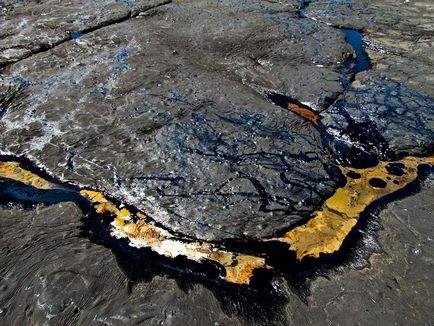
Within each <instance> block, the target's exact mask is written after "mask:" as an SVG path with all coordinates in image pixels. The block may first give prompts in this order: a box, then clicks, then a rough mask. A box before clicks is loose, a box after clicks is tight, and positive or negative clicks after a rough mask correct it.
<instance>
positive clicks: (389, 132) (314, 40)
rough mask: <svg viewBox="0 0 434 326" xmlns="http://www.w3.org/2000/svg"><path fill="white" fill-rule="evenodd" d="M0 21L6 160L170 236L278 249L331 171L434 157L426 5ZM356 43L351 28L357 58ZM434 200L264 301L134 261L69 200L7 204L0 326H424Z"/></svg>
mask: <svg viewBox="0 0 434 326" xmlns="http://www.w3.org/2000/svg"><path fill="white" fill-rule="evenodd" d="M0 8H1V9H0V10H1V11H0V73H1V79H0V132H1V142H0V152H1V154H7V155H13V156H14V157H18V156H25V157H27V158H29V159H30V160H32V161H33V162H34V163H37V164H38V165H40V166H43V167H44V169H45V170H46V171H48V173H50V174H51V175H53V176H56V177H58V178H60V179H61V180H63V181H69V182H71V183H74V184H76V185H83V186H87V187H95V188H97V189H99V190H101V191H103V192H105V193H107V194H110V195H111V196H113V197H115V198H118V199H119V200H122V201H124V202H127V203H128V204H130V205H133V206H135V207H137V208H139V209H141V210H143V211H145V212H146V213H147V214H149V215H150V216H152V218H153V219H154V220H155V221H156V222H157V223H158V224H159V225H161V226H162V227H164V228H165V229H167V230H170V231H171V232H176V233H179V234H183V235H185V236H187V237H191V238H195V239H201V240H206V241H213V242H219V241H222V240H234V239H243V238H246V237H247V238H249V239H252V238H254V239H256V238H261V237H269V236H273V235H275V234H276V232H279V231H281V230H287V229H289V228H292V227H294V225H298V224H300V223H302V222H303V221H305V220H306V219H307V218H309V216H310V214H311V213H312V212H313V211H314V210H316V209H318V207H320V206H321V204H322V203H323V202H324V200H326V199H327V198H329V197H330V196H331V195H332V194H333V193H334V192H335V190H336V189H337V187H338V186H339V185H340V184H342V182H343V176H342V174H341V173H340V170H339V168H338V167H337V166H338V165H339V164H344V165H345V164H346V165H348V164H349V165H356V164H360V165H364V164H375V163H376V162H378V160H392V159H397V158H400V157H403V156H405V155H418V156H424V157H426V156H432V153H433V148H434V122H433V121H434V120H433V119H434V93H433V87H434V75H433V71H434V70H433V64H434V63H433V61H432V60H433V57H434V56H433V55H432V52H433V51H432V42H433V34H432V30H433V21H434V5H433V4H432V2H431V1H428V0H419V1H413V0H410V1H408V0H406V1H382V2H381V3H378V2H375V3H374V2H372V1H362V0H361V1H309V2H301V1H256V0H247V1H237V2H235V1H225V0H220V1H212V0H209V1H207V0H201V1H193V0H192V1H187V0H186V1H163V0H161V1H159V0H149V1H140V0H128V1H109V0H107V1H99V2H89V1H70V2H68V4H65V3H63V2H57V1H27V2H21V1H0ZM347 29H350V31H351V29H357V30H360V31H361V33H359V32H357V33H356V37H357V35H359V36H363V38H362V39H361V43H360V44H358V45H359V48H357V40H356V45H355V44H353V43H351V42H350V41H349V39H348V38H349V37H350V36H349V34H348V31H346V30H347ZM346 35H347V39H346V37H345V36H346ZM355 56H358V58H356V59H354V57H355ZM362 61H364V62H365V65H364V66H363V67H362V66H361V65H360V64H361V62H362ZM360 67H362V68H360ZM359 68H360V69H359ZM270 94H274V96H275V97H274V98H280V99H282V100H281V101H283V103H284V105H281V104H282V103H277V102H276V101H273V100H272V99H271V97H270ZM285 99H286V100H288V101H296V102H297V103H300V104H304V105H305V106H307V107H309V108H310V110H312V112H315V114H317V115H319V116H318V117H319V118H318V119H319V120H318V121H320V123H312V119H311V121H310V120H309V119H306V116H303V114H300V112H298V114H297V112H291V111H290V110H288V108H287V107H286V106H287V102H285ZM282 106H283V107H282ZM313 121H316V120H313ZM2 183H3V184H6V183H5V181H4V180H0V185H1V184H2ZM0 188H1V187H0ZM1 189H3V188H1ZM1 189H0V190H1ZM433 189H434V187H433V184H432V179H429V180H428V181H426V182H425V184H424V185H423V187H422V190H421V191H420V192H419V193H418V194H413V195H411V196H409V197H407V198H405V199H403V200H401V201H397V202H394V203H392V204H389V205H388V206H387V208H386V209H385V210H383V211H382V212H381V213H380V217H379V218H377V217H372V218H370V219H369V222H368V226H367V228H366V230H365V235H364V236H362V237H361V238H360V239H358V240H357V241H358V242H357V243H358V245H357V246H356V247H357V249H356V250H355V251H354V250H353V251H352V252H351V253H343V254H345V255H347V256H348V259H346V262H345V263H344V264H342V263H341V264H339V265H337V266H335V268H333V269H332V270H330V269H327V270H326V271H321V273H315V275H316V276H315V277H313V276H311V275H310V276H306V277H305V278H304V280H303V279H302V280H300V279H297V280H291V279H281V278H277V279H275V280H273V284H274V288H275V292H267V293H263V292H261V291H260V290H252V291H250V290H248V289H245V288H242V287H241V288H240V287H231V286H229V287H226V286H220V285H216V284H214V283H212V282H208V281H205V280H201V281H195V280H194V279H193V280H192V279H191V278H189V277H188V276H180V275H177V274H176V272H175V273H173V272H168V271H166V270H165V269H164V268H161V267H158V268H156V267H155V266H153V264H152V262H148V263H147V264H146V265H145V266H143V265H140V266H137V262H136V260H135V258H134V255H135V251H132V252H128V251H127V252H125V250H124V251H122V250H120V249H119V248H114V247H113V246H108V245H107V244H106V243H104V241H102V240H101V239H98V237H97V236H95V235H89V234H88V232H86V218H87V217H86V216H85V214H84V213H83V211H82V210H80V208H79V207H78V206H77V205H76V204H75V203H72V202H65V201H64V200H63V202H60V203H59V201H57V202H56V201H54V202H55V203H54V202H53V203H51V202H50V204H52V205H45V206H44V205H40V206H38V207H37V208H32V209H29V208H28V207H20V206H19V205H18V206H17V205H16V204H17V203H15V204H14V205H3V206H2V207H1V209H0V224H1V227H0V247H1V248H2V251H1V252H2V253H1V255H0V288H1V292H0V321H2V324H5V325H22V324H44V323H45V324H50V325H59V324H78V325H82V324H96V325H99V324H102V325H104V324H106V325H118V324H119V325H121V324H122V325H130V324H140V323H143V324H154V323H155V324H175V325H178V324H181V325H182V324H187V325H190V324H192V325H195V324H197V325H214V324H219V325H226V324H227V325H229V324H230V325H232V324H258V325H259V324H272V325H274V324H276V325H287V324H292V323H294V324H315V325H317V324H320V325H321V324H324V325H330V324H331V325H350V324H351V325H352V324H361V325H365V324H366V325H367V324H373V323H374V324H375V323H378V321H379V320H381V322H382V323H384V324H386V325H396V324H410V323H411V324H417V325H430V324H432V322H433V319H432V316H431V315H430V312H431V311H432V310H433V305H434V303H433V301H432V300H431V297H432V296H433V295H434V289H433V287H432V285H431V284H434V282H433V279H432V275H434V273H433V259H434V255H433V254H434V252H433V243H432V237H433V228H432V223H431V222H432V218H433V213H432V211H433V205H432V204H431V202H432V200H431V198H432V196H433V194H434V190H433ZM0 193H1V192H0ZM4 193H5V192H3V194H4ZM0 202H3V201H0ZM24 208H25V209H24ZM379 224H380V225H381V226H382V229H381V230H379V226H378V225H379ZM376 238H378V240H376ZM374 251H375V252H378V253H377V254H374V255H372V256H371V257H370V258H369V255H370V253H372V252H374ZM367 259H368V260H369V262H370V264H366V260H367ZM137 269H140V272H137ZM318 274H323V275H324V276H318ZM311 278H312V279H311ZM307 279H308V280H309V281H307V282H306V280H307ZM350 312H351V313H350Z"/></svg>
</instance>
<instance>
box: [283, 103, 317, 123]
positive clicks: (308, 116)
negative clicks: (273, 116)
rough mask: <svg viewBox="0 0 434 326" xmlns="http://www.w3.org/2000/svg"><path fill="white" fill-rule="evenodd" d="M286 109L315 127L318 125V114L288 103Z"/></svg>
mask: <svg viewBox="0 0 434 326" xmlns="http://www.w3.org/2000/svg"><path fill="white" fill-rule="evenodd" d="M288 109H289V110H290V111H292V112H294V113H296V114H298V115H299V116H301V117H303V118H305V119H307V120H309V121H310V122H312V123H313V124H314V125H315V126H318V124H319V114H318V113H316V112H314V111H313V110H312V109H309V108H305V107H302V106H301V105H298V104H295V103H288Z"/></svg>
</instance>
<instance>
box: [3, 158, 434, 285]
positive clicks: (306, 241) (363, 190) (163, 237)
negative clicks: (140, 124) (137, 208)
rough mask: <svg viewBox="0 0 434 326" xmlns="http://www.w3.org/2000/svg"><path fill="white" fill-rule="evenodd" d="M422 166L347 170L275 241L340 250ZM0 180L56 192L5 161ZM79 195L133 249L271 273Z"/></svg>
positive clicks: (242, 273)
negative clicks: (373, 209)
mask: <svg viewBox="0 0 434 326" xmlns="http://www.w3.org/2000/svg"><path fill="white" fill-rule="evenodd" d="M420 164H434V158H432V157H429V158H417V157H406V158H403V159H402V160H400V161H397V162H380V163H379V164H378V165H377V166H375V167H371V168H366V169H354V168H342V172H343V173H344V175H346V176H347V182H346V185H345V186H343V187H341V188H338V189H337V191H336V192H335V194H334V195H333V196H331V197H330V198H329V199H327V200H326V201H325V203H324V204H323V206H322V208H321V209H320V210H318V211H316V212H314V213H313V214H312V218H311V219H310V220H309V221H308V222H307V223H306V224H305V225H302V226H299V227H296V228H294V229H293V230H291V231H289V232H287V233H286V234H285V235H284V236H283V237H281V238H272V239H271V240H272V241H280V242H285V243H288V244H289V245H290V250H293V251H295V252H296V257H297V260H301V259H303V258H304V257H315V258H317V257H319V256H320V255H324V254H331V253H334V252H336V251H338V250H339V249H340V247H341V245H342V243H343V242H344V240H345V239H346V238H347V236H348V235H349V233H350V232H351V231H352V230H353V228H354V227H355V226H356V224H357V221H358V219H359V217H360V214H361V213H362V212H363V211H365V209H366V208H367V206H369V205H370V204H371V203H373V202H374V201H376V200H378V199H380V198H382V197H384V196H386V195H389V194H392V193H394V192H396V191H398V190H400V189H402V188H404V187H405V186H406V185H408V184H409V183H411V182H412V181H414V180H415V179H416V177H417V175H418V172H417V169H418V166H419V165H420ZM0 177H2V178H8V179H12V180H16V181H20V182H22V183H24V184H26V185H32V186H34V187H36V188H39V189H52V188H53V187H54V185H53V184H51V183H50V182H49V181H46V180H45V179H43V178H41V177H40V176H38V175H36V174H34V173H32V172H30V171H27V170H25V169H23V168H22V167H21V166H20V164H19V163H18V162H0ZM80 194H81V195H82V196H83V197H85V198H87V199H88V200H89V201H90V202H91V203H92V205H93V206H94V208H95V210H96V212H97V213H100V214H105V215H109V216H111V217H112V218H113V222H112V223H111V225H112V230H111V234H112V236H114V237H116V238H127V239H128V240H129V241H130V245H131V246H134V247H147V248H150V249H151V250H153V251H155V252H157V253H158V254H160V255H162V256H165V257H168V258H175V257H178V256H184V257H186V258H188V259H190V260H193V261H196V262H201V261H203V260H209V261H213V262H215V263H217V264H219V265H221V266H223V267H224V269H225V276H224V279H225V280H226V281H227V282H231V283H236V284H246V285H248V284H249V283H250V281H251V278H252V276H253V274H254V272H255V270H257V269H264V268H266V269H271V268H272V267H271V266H268V265H267V264H266V262H265V258H263V257H259V256H252V255H244V254H240V253H235V252H231V251H228V250H225V249H221V248H218V247H216V246H215V245H213V244H210V243H207V242H199V241H194V240H191V239H183V238H180V237H177V236H175V235H173V234H171V233H170V232H168V231H167V230H164V229H162V228H160V227H157V226H155V225H153V224H152V221H151V220H150V219H149V218H147V216H146V215H145V213H143V212H138V213H135V214H133V213H131V212H130V210H128V209H127V208H125V207H118V206H117V205H116V204H114V203H113V202H111V201H110V200H109V199H107V198H106V196H104V194H102V193H101V192H98V191H94V190H89V189H83V190H81V191H80ZM269 240H270V239H267V240H265V241H269ZM288 264H289V262H288Z"/></svg>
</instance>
